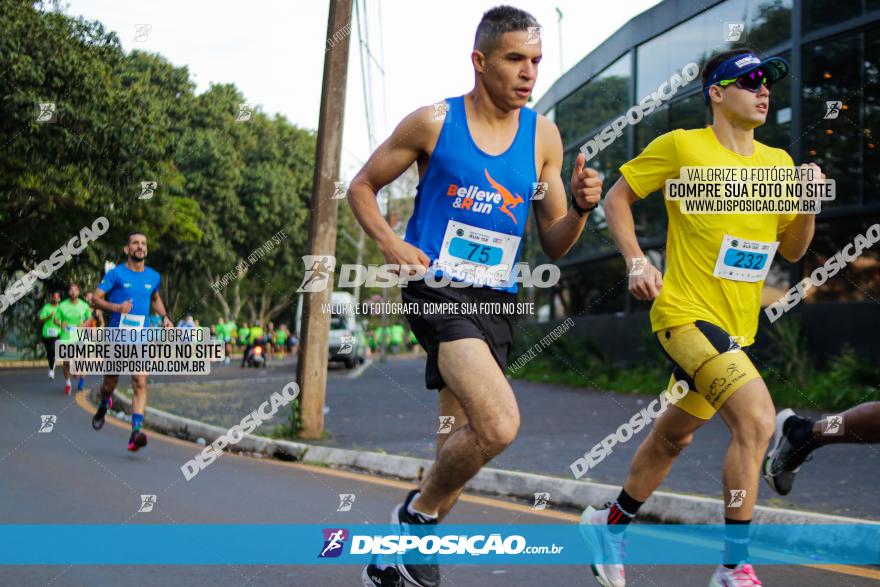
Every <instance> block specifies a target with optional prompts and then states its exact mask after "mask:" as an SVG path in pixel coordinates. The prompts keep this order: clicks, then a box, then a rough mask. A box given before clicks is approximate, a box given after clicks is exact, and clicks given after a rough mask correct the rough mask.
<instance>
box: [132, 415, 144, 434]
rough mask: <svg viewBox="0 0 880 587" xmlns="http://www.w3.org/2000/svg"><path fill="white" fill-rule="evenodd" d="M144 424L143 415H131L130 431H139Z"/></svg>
mask: <svg viewBox="0 0 880 587" xmlns="http://www.w3.org/2000/svg"><path fill="white" fill-rule="evenodd" d="M143 423H144V415H143V414H132V415H131V431H132V432H137V431H139V430H140V429H141V426H142V425H143Z"/></svg>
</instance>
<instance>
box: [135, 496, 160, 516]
mask: <svg viewBox="0 0 880 587" xmlns="http://www.w3.org/2000/svg"><path fill="white" fill-rule="evenodd" d="M154 505H156V496H155V495H141V507H139V508H138V513H139V514H141V513H144V514H147V513H150V512H151V511H153V506H154Z"/></svg>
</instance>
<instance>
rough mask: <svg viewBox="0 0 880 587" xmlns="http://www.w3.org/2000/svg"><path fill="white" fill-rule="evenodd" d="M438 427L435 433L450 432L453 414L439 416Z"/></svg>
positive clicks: (453, 421) (453, 418)
mask: <svg viewBox="0 0 880 587" xmlns="http://www.w3.org/2000/svg"><path fill="white" fill-rule="evenodd" d="M439 418H440V427H439V428H437V434H449V433H450V432H452V426H453V425H454V424H455V416H439Z"/></svg>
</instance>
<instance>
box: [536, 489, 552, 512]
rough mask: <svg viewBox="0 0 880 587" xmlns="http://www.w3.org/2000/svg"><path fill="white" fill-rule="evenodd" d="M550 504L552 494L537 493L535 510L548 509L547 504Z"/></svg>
mask: <svg viewBox="0 0 880 587" xmlns="http://www.w3.org/2000/svg"><path fill="white" fill-rule="evenodd" d="M548 503H550V494H549V493H546V492H543V493H536V494H535V504H534V505H533V506H532V509H533V510H543V509H546V508H547V504H548Z"/></svg>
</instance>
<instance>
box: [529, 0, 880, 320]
mask: <svg viewBox="0 0 880 587" xmlns="http://www.w3.org/2000/svg"><path fill="white" fill-rule="evenodd" d="M738 25H742V27H741V32H740V26H738ZM737 32H739V39H736V38H735V37H736V34H737ZM742 46H748V47H751V48H753V49H755V50H756V51H757V52H758V54H759V55H761V56H771V55H779V56H782V57H785V58H786V59H787V60H788V61H789V63H791V65H792V70H791V74H790V75H789V76H788V78H786V79H785V80H784V81H783V82H782V83H780V84H778V85H776V86H774V87H773V90H772V93H771V102H770V114H769V115H768V118H767V123H766V124H765V125H764V126H762V127H760V128H758V129H756V131H755V135H756V138H757V140H759V141H761V142H763V143H766V144H768V145H771V146H774V147H779V148H782V149H785V150H786V151H788V152H789V153H790V154H791V156H792V158H793V159H794V161H795V163H796V164H800V163H808V162H815V163H817V164H818V165H819V166H820V167H821V168H822V170H823V171H824V172H825V174H826V175H827V176H828V177H829V178H831V179H834V180H836V182H837V199H836V201H834V202H831V203H826V204H824V205H823V211H822V214H821V215H820V216H819V217H818V219H817V228H816V236H815V239H814V241H813V243H812V244H811V245H810V249H809V251H808V253H807V255H806V256H805V258H804V259H803V260H802V261H801V262H799V263H797V264H795V265H791V264H788V263H786V262H785V261H784V260H781V259H779V256H777V259H776V261H775V265H774V268H773V271H772V272H771V274H770V276H769V277H768V280H767V283H766V285H765V300H766V301H772V300H775V299H777V298H778V297H779V295H781V293H782V292H783V291H784V290H786V289H788V288H789V287H790V286H791V284H792V283H794V282H795V281H797V280H799V279H800V278H801V277H802V276H804V275H807V274H809V273H810V272H811V271H812V269H813V268H815V267H816V266H818V265H821V264H823V263H824V262H825V261H826V260H827V259H828V258H829V257H830V256H832V255H834V254H835V253H836V252H837V251H839V250H840V249H841V248H843V247H844V246H845V245H846V244H847V243H849V242H851V241H852V240H853V238H854V237H855V236H856V235H857V234H860V233H864V232H865V230H866V229H867V228H868V227H869V226H871V225H873V224H875V223H877V222H880V192H878V190H877V188H878V184H880V161H878V159H880V153H878V146H877V141H878V139H880V137H878V136H877V135H878V133H880V0H847V1H845V2H840V1H834V2H832V1H831V0H725V1H722V2H715V3H708V4H707V3H704V2H699V1H693V0H666V1H664V2H662V3H660V4H658V5H657V6H655V7H653V8H651V9H650V10H648V11H646V12H644V13H642V14H640V15H639V16H637V17H635V18H634V19H632V20H631V21H630V22H629V23H627V25H625V26H624V27H623V28H621V29H620V30H619V31H617V32H616V33H615V34H614V35H612V36H611V37H610V38H609V39H607V40H606V41H605V42H604V43H603V44H602V45H600V46H599V47H598V48H597V49H596V50H594V51H593V52H592V53H590V54H589V55H587V56H586V57H585V58H584V59H583V60H581V62H579V63H578V64H577V65H576V66H575V67H573V68H572V69H571V70H569V71H568V72H567V73H566V74H565V75H564V76H562V77H561V78H560V79H559V80H557V82H556V83H555V84H554V85H553V87H552V88H551V89H550V90H549V91H548V92H547V93H546V94H545V95H544V96H543V97H542V98H541V100H540V101H539V102H538V103H537V104H536V105H535V109H536V110H537V111H538V112H540V113H542V114H544V115H546V116H548V117H550V118H551V119H552V120H554V121H555V122H556V124H557V126H558V127H559V130H560V133H561V135H562V140H563V144H564V149H565V159H564V168H563V178H566V179H567V178H568V177H570V175H571V170H572V166H573V162H574V159H575V157H576V156H577V154H578V150H579V148H580V147H581V146H582V145H583V144H584V143H586V142H587V141H588V140H589V139H590V138H592V137H593V136H594V135H595V134H596V133H597V132H598V131H600V130H601V129H602V128H604V127H605V126H607V125H608V124H609V123H610V122H611V121H612V120H614V119H615V118H617V117H619V116H621V115H623V114H625V113H626V111H627V110H628V109H629V107H630V106H632V105H634V104H638V103H639V101H640V100H641V99H642V98H644V97H645V96H648V95H650V94H651V93H652V92H655V91H657V88H658V86H660V84H661V83H662V82H664V81H667V80H669V78H670V76H671V75H672V74H673V73H677V72H681V70H682V68H683V67H684V66H685V65H686V64H688V63H690V62H695V63H697V64H698V65H701V66H702V64H703V63H704V62H705V60H706V59H707V58H708V57H709V56H711V55H712V54H713V53H716V52H719V51H723V50H727V49H732V48H737V47H742ZM828 101H840V102H842V103H843V104H842V109H841V111H840V113H839V116H838V117H837V118H826V117H825V115H826V102H828ZM709 123H710V117H709V112H708V109H707V108H706V107H705V105H704V104H703V98H702V93H701V88H700V82H699V79H697V80H694V81H692V82H691V83H689V84H688V85H686V86H684V87H683V88H681V89H679V90H678V91H677V92H676V93H675V94H674V95H673V96H672V98H671V99H670V100H669V101H667V102H665V103H664V104H663V106H662V107H660V108H658V109H656V110H655V111H654V112H653V113H651V114H650V115H648V116H646V117H645V118H643V119H642V121H641V122H640V123H639V124H637V125H635V126H633V127H627V129H626V131H625V132H624V134H623V136H621V137H619V138H618V139H617V140H615V141H614V142H613V143H611V144H610V145H609V146H607V147H606V148H605V149H603V150H602V151H601V152H599V153H598V154H597V155H596V156H595V157H593V158H592V159H591V160H590V162H589V165H591V166H593V167H595V168H596V169H598V170H599V171H600V173H601V174H602V176H603V180H604V190H605V192H606V193H607V191H608V189H610V188H611V186H612V185H614V183H615V182H616V181H617V180H618V178H619V177H620V173H619V171H618V168H619V167H620V165H621V164H623V163H625V162H626V161H628V160H629V159H631V158H632V157H634V156H635V155H637V154H638V153H639V152H640V151H641V150H642V149H643V148H644V147H645V145H647V144H648V143H649V142H650V141H651V140H653V139H654V138H655V137H657V136H659V135H661V134H663V133H665V132H668V131H670V130H674V129H676V128H684V129H691V128H700V127H702V126H705V125H706V124H709ZM565 183H566V185H567V184H568V182H567V181H566V182H565ZM633 214H634V217H635V220H636V230H637V233H638V236H639V240H640V242H641V244H642V247H643V249H644V250H645V251H646V254H648V255H649V256H650V257H651V258H652V259H653V260H654V262H655V263H656V264H658V266H662V264H663V262H664V250H665V248H664V246H665V239H666V213H665V210H664V207H663V200H662V196H661V195H660V194H659V193H657V194H652V195H651V196H649V197H648V198H646V199H645V200H644V201H642V202H638V203H636V204H635V205H634V207H633ZM536 240H537V239H534V238H533V239H532V241H531V242H530V244H529V246H535V244H536V243H535V242H534V241H536ZM878 249H880V246H878V247H875V248H874V249H872V250H869V252H867V253H866V254H864V255H863V256H862V257H861V258H859V259H858V260H856V261H855V262H853V263H851V264H850V265H849V266H848V267H847V268H846V269H845V270H844V271H842V272H841V273H840V274H839V275H838V276H837V277H835V278H834V279H831V280H829V281H828V282H827V283H826V284H825V285H823V286H822V287H821V288H817V290H816V292H815V295H813V296H812V297H810V298H809V301H810V302H817V301H873V302H877V301H880V255H878ZM533 255H535V256H534V257H533V258H535V259H536V260H538V261H539V262H543V261H544V260H543V259H542V257H541V255H540V253H538V252H537V251H536V252H533ZM558 264H559V265H560V267H561V268H562V281H561V282H560V285H559V287H558V288H557V289H556V290H555V291H554V292H553V294H552V295H553V296H554V299H555V303H554V304H552V305H551V307H552V308H554V311H551V315H553V314H555V315H556V316H559V314H560V313H562V314H573V315H582V314H587V313H589V314H596V313H599V314H601V313H617V312H625V313H629V312H636V311H646V310H647V309H648V308H649V304H647V303H642V302H638V301H636V300H634V299H633V298H632V297H631V296H630V295H629V294H628V293H627V290H626V274H625V268H624V262H623V259H622V258H621V257H620V255H619V254H618V253H617V250H616V247H615V246H614V243H613V241H612V239H611V235H610V234H609V232H608V229H607V226H606V223H605V218H604V214H603V211H602V209H601V207H600V208H599V209H598V210H597V211H596V212H595V213H594V214H592V215H591V218H590V221H589V223H588V226H587V228H586V230H585V231H584V234H583V236H582V237H581V239H580V240H579V241H578V243H577V244H576V245H575V247H574V248H573V249H572V250H571V251H570V252H569V254H568V255H566V256H565V257H564V258H563V259H561V260H560V261H559V262H558ZM548 301H549V300H548V299H547V298H545V299H542V300H540V303H547V302H548ZM556 309H558V311H556Z"/></svg>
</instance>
